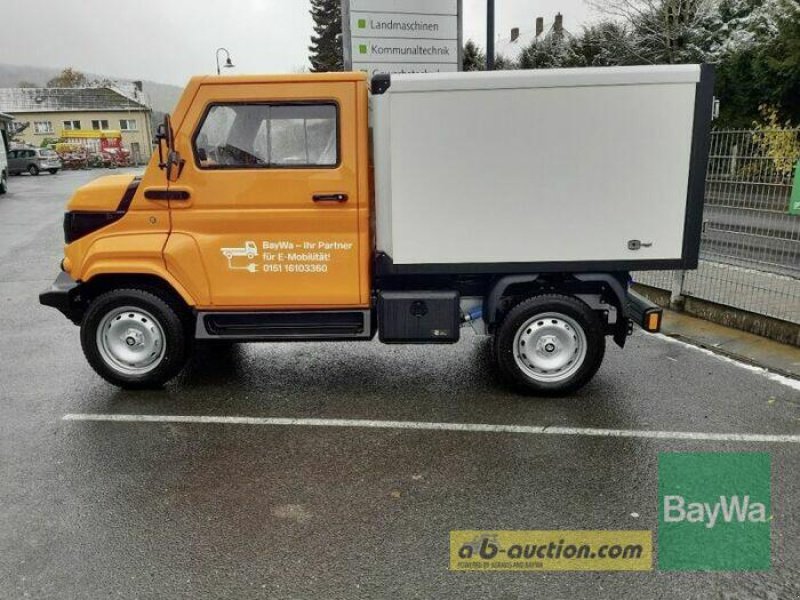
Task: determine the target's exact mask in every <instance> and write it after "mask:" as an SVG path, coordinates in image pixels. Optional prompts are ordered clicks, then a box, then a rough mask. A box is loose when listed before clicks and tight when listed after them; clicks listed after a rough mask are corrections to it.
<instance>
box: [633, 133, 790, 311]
mask: <svg viewBox="0 0 800 600" xmlns="http://www.w3.org/2000/svg"><path fill="white" fill-rule="evenodd" d="M798 158H800V129H771V130H725V131H714V132H712V134H711V152H710V158H709V164H708V172H707V176H706V197H705V206H704V211H703V234H702V238H701V244H700V266H699V268H698V269H697V271H687V272H685V273H683V272H669V271H651V272H640V273H635V274H634V279H635V280H636V281H637V282H639V283H643V284H645V285H649V286H653V287H656V288H660V289H664V290H670V291H671V292H672V295H673V298H675V297H677V296H679V295H683V296H689V297H694V298H699V299H703V300H708V301H711V302H715V303H717V304H723V305H727V306H731V307H734V308H738V309H743V310H747V311H750V312H754V313H757V314H761V315H766V316H770V317H774V318H777V319H781V320H785V321H790V322H793V323H800V211H794V212H796V213H797V214H792V211H790V200H791V195H792V185H793V178H794V177H793V175H794V167H795V164H796V162H797V160H798ZM798 185H800V182H798Z"/></svg>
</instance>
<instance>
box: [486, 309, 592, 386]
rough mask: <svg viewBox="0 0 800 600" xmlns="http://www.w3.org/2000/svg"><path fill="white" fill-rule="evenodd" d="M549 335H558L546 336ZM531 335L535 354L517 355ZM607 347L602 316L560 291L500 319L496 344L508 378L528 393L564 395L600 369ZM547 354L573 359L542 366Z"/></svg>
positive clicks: (495, 347)
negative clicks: (534, 345)
mask: <svg viewBox="0 0 800 600" xmlns="http://www.w3.org/2000/svg"><path fill="white" fill-rule="evenodd" d="M545 315H548V316H547V317H544V316H545ZM538 317H543V318H542V319H541V320H539V319H538ZM576 327H577V328H579V329H580V331H577V330H575V328H576ZM523 328H525V329H524V331H523ZM537 328H539V329H537ZM539 332H542V333H539ZM518 333H519V334H520V337H519V340H518V339H517V334H518ZM548 333H552V335H545V334H548ZM531 334H532V335H533V337H530V336H531ZM526 338H527V339H529V340H531V341H533V340H536V342H537V347H536V349H535V352H536V354H535V355H534V357H533V358H531V357H530V356H528V355H527V354H517V353H516V347H517V344H518V343H519V344H520V346H519V347H520V348H524V345H522V344H523V342H525V340H526ZM542 344H543V346H541V347H540V345H542ZM551 348H552V349H551ZM581 348H584V350H585V351H583V350H581ZM605 350H606V343H605V334H604V332H603V326H602V323H601V322H600V320H599V319H598V317H597V315H596V314H595V313H594V312H593V311H592V309H591V308H589V306H588V305H586V303H584V302H582V301H581V300H579V299H577V298H574V297H571V296H562V295H560V294H547V295H542V296H533V297H531V298H528V299H527V300H523V301H522V302H520V303H519V304H517V305H516V306H514V307H513V308H512V309H511V310H510V311H508V313H507V314H506V315H505V317H504V318H503V320H502V322H501V323H500V325H499V327H498V329H497V333H496V336H495V346H494V351H495V358H496V360H497V365H498V367H499V369H500V372H501V374H502V375H503V376H504V378H505V379H506V380H508V381H509V382H510V383H511V384H513V385H514V386H515V387H516V388H517V389H519V390H520V391H522V392H524V393H526V394H531V395H542V396H545V395H546V396H562V395H565V394H569V393H571V392H574V391H576V390H578V389H580V388H581V387H583V386H584V385H586V383H588V382H589V380H590V379H591V378H592V377H593V376H594V374H595V373H597V370H598V369H599V368H600V364H601V363H602V362H603V357H604V356H605ZM547 352H554V353H555V354H554V355H553V356H554V357H555V358H556V359H558V353H559V352H561V353H562V354H563V359H562V360H563V361H569V362H566V363H564V365H563V366H562V367H559V368H557V369H554V370H552V371H547V370H543V369H540V368H537V365H539V364H541V362H542V361H543V360H548V359H550V357H549V356H547V354H546V353H547ZM523 355H524V358H523ZM519 363H523V364H522V365H521V364H519ZM523 365H524V366H523Z"/></svg>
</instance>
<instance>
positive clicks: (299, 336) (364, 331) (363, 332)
mask: <svg viewBox="0 0 800 600" xmlns="http://www.w3.org/2000/svg"><path fill="white" fill-rule="evenodd" d="M373 333H374V332H373V330H372V318H371V311H369V310H351V311H328V310H315V311H307V312H299V311H298V312H201V313H198V315H197V327H196V330H195V337H196V339H199V340H218V339H226V340H238V341H301V340H309V341H319V340H354V339H363V340H369V339H371V338H372V336H373Z"/></svg>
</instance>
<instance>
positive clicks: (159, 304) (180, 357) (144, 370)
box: [81, 289, 188, 389]
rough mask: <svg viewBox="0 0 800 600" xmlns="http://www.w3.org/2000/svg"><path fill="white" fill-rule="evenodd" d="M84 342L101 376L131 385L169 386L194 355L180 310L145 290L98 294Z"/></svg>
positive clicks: (84, 329)
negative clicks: (165, 384) (188, 357)
mask: <svg viewBox="0 0 800 600" xmlns="http://www.w3.org/2000/svg"><path fill="white" fill-rule="evenodd" d="M81 345H82V346H83V352H84V354H85V355H86V359H87V360H88V361H89V364H91V365H92V368H93V369H94V370H95V371H96V372H97V374H98V375H100V376H101V377H102V378H103V379H105V380H106V381H108V382H109V383H113V384H114V385H117V386H119V387H123V388H127V389H143V388H153V387H159V386H161V385H163V384H164V383H166V382H167V381H169V380H170V379H172V378H173V377H174V376H175V375H177V374H178V372H179V371H180V370H181V369H182V368H183V366H184V364H185V362H186V359H187V354H188V348H187V346H188V345H187V337H186V332H185V330H184V326H183V323H182V321H181V319H180V317H179V315H178V313H177V311H176V310H175V309H174V308H173V307H172V306H170V304H168V303H167V302H165V301H164V300H163V299H161V298H159V297H158V296H156V295H154V294H151V293H150V292H147V291H144V290H139V289H123V290H114V291H111V292H107V293H105V294H103V295H101V296H99V297H97V298H96V299H95V300H94V301H93V302H92V303H91V304H90V305H89V309H88V310H87V312H86V315H85V317H84V319H83V323H82V325H81Z"/></svg>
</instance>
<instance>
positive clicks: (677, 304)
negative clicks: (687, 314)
mask: <svg viewBox="0 0 800 600" xmlns="http://www.w3.org/2000/svg"><path fill="white" fill-rule="evenodd" d="M685 280H686V271H683V270H680V271H673V272H672V286H671V288H670V295H669V307H670V308H671V309H672V310H677V311H683V305H684V303H685V301H686V298H684V296H683V284H684V281H685Z"/></svg>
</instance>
